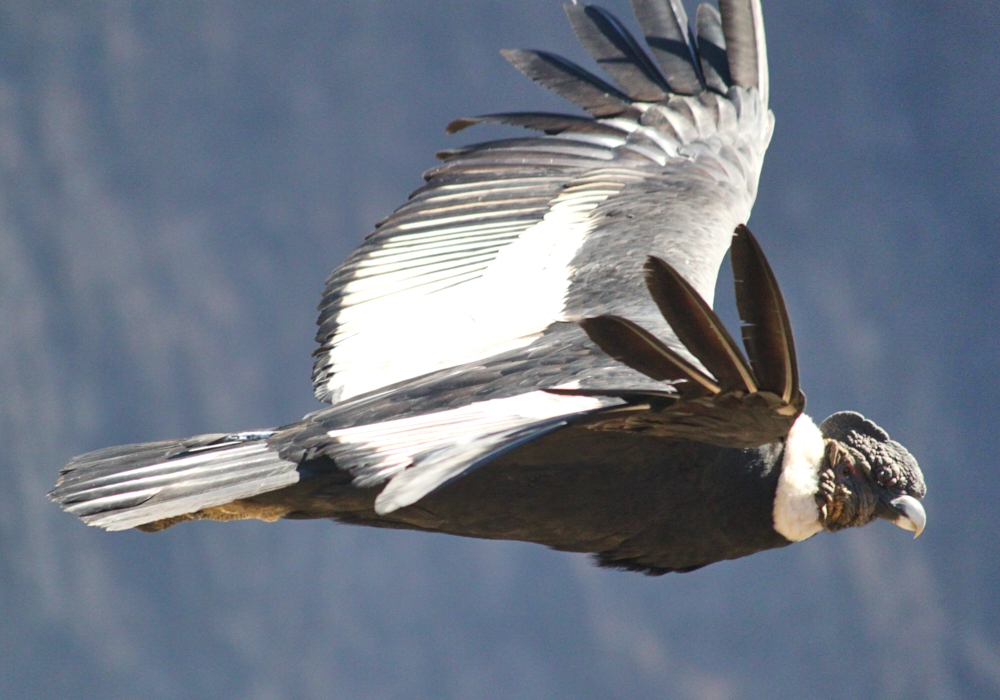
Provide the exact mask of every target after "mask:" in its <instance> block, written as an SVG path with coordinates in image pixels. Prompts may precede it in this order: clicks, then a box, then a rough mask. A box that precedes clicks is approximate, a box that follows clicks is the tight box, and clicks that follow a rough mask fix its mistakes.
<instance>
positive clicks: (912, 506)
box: [891, 496, 927, 539]
mask: <svg viewBox="0 0 1000 700" xmlns="http://www.w3.org/2000/svg"><path fill="white" fill-rule="evenodd" d="M891 505H892V508H893V510H895V511H896V512H897V513H899V518H897V519H896V525H897V526H899V527H901V528H903V529H904V530H910V531H912V532H913V539H917V538H918V537H920V533H921V532H923V531H924V526H925V525H926V524H927V512H926V511H925V510H924V507H923V506H922V505H920V501H918V500H917V499H915V498H914V497H913V496H899V497H898V498H894V499H893V500H892V502H891Z"/></svg>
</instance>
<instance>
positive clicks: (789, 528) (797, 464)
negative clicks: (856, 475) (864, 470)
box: [773, 413, 823, 542]
mask: <svg viewBox="0 0 1000 700" xmlns="http://www.w3.org/2000/svg"><path fill="white" fill-rule="evenodd" d="M822 464H823V434H822V433H821V432H820V431H819V428H817V427H816V424H815V423H813V420H812V418H810V417H809V416H807V415H806V414H804V413H803V414H802V415H800V416H799V417H798V418H797V419H796V420H795V424H794V425H792V429H791V430H790V431H788V437H787V438H785V455H784V457H783V458H782V460H781V476H779V477H778V490H777V493H775V496H774V513H773V515H774V529H775V530H776V531H777V532H778V534H780V535H781V536H783V537H784V538H785V539H787V540H788V541H790V542H800V541H802V540H805V539H809V538H810V537H812V536H813V535H815V534H816V533H817V532H819V531H820V530H822V529H823V525H822V523H820V520H819V506H817V505H816V492H817V491H819V470H820V467H821V466H822Z"/></svg>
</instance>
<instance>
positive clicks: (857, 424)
mask: <svg viewBox="0 0 1000 700" xmlns="http://www.w3.org/2000/svg"><path fill="white" fill-rule="evenodd" d="M820 431H821V432H822V433H823V438H824V440H825V446H826V450H825V454H824V459H823V466H822V468H821V469H820V474H819V491H818V492H817V494H816V502H817V505H818V506H819V509H820V516H821V520H822V522H823V527H824V528H825V529H826V530H828V531H830V532H835V531H837V530H843V529H844V528H847V527H857V526H859V525H866V524H868V523H870V522H871V521H872V520H874V519H875V518H884V519H885V520H889V521H891V522H893V523H895V524H896V525H898V526H899V527H901V528H903V529H905V530H910V531H912V532H914V533H916V534H915V535H914V537H916V536H917V535H919V534H920V533H921V532H922V531H923V529H924V524H925V523H926V522H927V515H926V513H925V512H924V508H923V506H922V505H920V499H922V498H923V497H924V494H926V493H927V487H926V486H924V476H923V474H922V473H921V472H920V467H919V465H918V464H917V460H916V459H914V458H913V455H911V454H910V453H909V451H907V449H906V448H905V447H903V446H902V445H900V444H899V443H898V442H896V441H895V440H891V439H889V435H888V434H887V433H886V432H885V431H884V430H882V428H880V427H878V426H877V425H875V423H873V422H872V421H870V420H867V419H866V418H865V417H864V416H862V415H861V414H859V413H854V412H852V411H843V412H840V413H834V414H833V415H832V416H830V417H829V418H827V419H826V420H825V421H823V423H822V425H820Z"/></svg>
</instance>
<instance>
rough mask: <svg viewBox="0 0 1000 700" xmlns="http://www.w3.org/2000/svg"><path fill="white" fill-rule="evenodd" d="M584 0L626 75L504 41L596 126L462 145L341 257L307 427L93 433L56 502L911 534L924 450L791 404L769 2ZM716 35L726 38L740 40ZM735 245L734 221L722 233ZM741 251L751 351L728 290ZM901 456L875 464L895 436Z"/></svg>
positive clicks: (111, 508) (512, 523) (581, 533)
mask: <svg viewBox="0 0 1000 700" xmlns="http://www.w3.org/2000/svg"><path fill="white" fill-rule="evenodd" d="M633 6H634V7H635V9H636V14H637V18H638V20H639V23H640V25H641V27H642V30H643V34H644V37H645V39H646V44H647V46H648V48H649V52H650V55H647V54H646V52H645V50H644V49H643V47H642V46H641V44H640V43H639V41H638V40H637V39H635V38H633V37H632V36H631V35H630V34H629V33H628V31H627V30H626V29H625V28H624V25H622V24H621V23H620V22H619V21H618V20H617V19H616V18H614V17H613V16H612V15H610V14H609V13H607V12H605V11H603V10H600V9H599V8H596V7H590V6H582V5H580V6H578V5H567V7H566V10H567V14H568V16H569V19H570V22H571V24H572V27H573V29H574V31H575V33H576V34H577V36H578V38H579V39H580V41H581V43H582V44H583V45H584V47H585V48H586V49H587V51H588V52H589V53H590V54H591V56H593V57H594V59H595V60H596V61H597V63H598V65H600V66H601V67H602V68H603V69H604V70H605V71H606V72H607V73H608V74H609V75H610V77H611V78H612V79H613V81H614V82H615V84H614V85H612V84H611V83H609V82H607V81H605V80H603V79H601V78H599V77H597V76H595V75H593V74H591V73H590V72H588V71H587V70H585V69H583V68H581V67H580V66H577V65H575V64H573V63H571V62H569V61H566V60H565V59H562V58H560V57H558V56H554V55H552V54H548V53H546V52H541V51H527V50H520V51H507V52H504V55H505V57H506V58H507V59H508V60H509V61H510V62H511V63H512V64H513V65H514V66H515V67H516V68H518V69H519V70H520V71H521V72H523V73H524V74H525V75H527V76H528V77H529V78H531V79H532V80H534V81H536V82H538V83H539V84H541V85H543V86H545V87H547V88H549V89H552V90H554V91H555V92H557V93H558V94H560V95H561V96H563V97H565V98H566V99H568V100H569V101H571V102H573V103H574V104H576V105H577V106H579V107H580V108H582V109H584V110H586V111H587V112H589V113H590V115H591V117H583V116H575V115H560V114H539V113H533V112H532V113H505V114H497V115H487V116H483V117H474V118H467V119H460V120H456V121H455V122H453V123H452V124H451V125H450V126H449V131H451V132H455V131H459V130H461V129H464V128H466V127H468V126H472V125H474V124H476V123H479V122H494V123H502V124H509V125H514V126H521V127H526V128H529V129H535V130H538V131H541V132H543V135H538V136H530V137H525V138H515V139H504V140H500V141H493V142H488V143H480V144H474V145H472V146H467V147H464V148H459V149H456V150H454V151H450V152H447V153H444V154H440V157H441V158H442V159H443V160H444V162H443V163H442V164H440V165H439V166H437V167H436V168H434V169H432V170H430V171H428V172H427V173H425V175H424V177H425V180H426V181H427V184H426V185H425V186H424V187H422V188H420V189H419V190H417V191H416V192H414V193H413V195H411V197H410V200H409V201H408V202H407V203H406V204H404V205H403V206H401V207H400V208H399V209H397V210H396V211H395V212H394V213H393V214H392V215H390V216H389V217H387V218H386V219H385V220H384V221H383V222H382V223H381V224H379V225H378V227H377V228H376V230H375V231H374V232H373V233H372V234H370V235H369V237H368V238H367V239H366V240H365V242H364V243H363V244H362V245H361V246H360V247H359V248H358V249H357V250H356V251H355V252H354V253H353V254H352V255H351V256H349V257H348V259H347V260H346V261H345V262H344V264H342V265H341V266H340V267H338V268H337V269H336V270H334V272H333V273H332V274H331V275H330V277H329V278H328V280H327V286H326V290H325V292H324V295H323V299H322V302H321V304H320V307H319V308H320V317H319V320H318V324H319V331H318V334H317V341H318V342H319V344H320V347H319V348H318V350H317V352H316V361H315V364H314V372H313V382H314V389H315V393H316V396H317V397H318V398H319V399H320V400H322V401H326V402H328V403H330V404H332V405H331V406H329V407H327V408H324V409H322V410H319V411H316V412H314V413H312V414H310V415H308V416H306V417H305V418H303V419H302V420H301V421H298V422H295V423H292V424H290V425H287V426H284V427H281V428H276V429H268V430H261V431H250V432H246V433H239V434H232V435H205V436H198V437H194V438H189V439H187V440H177V441H166V442H162V443H150V444H146V445H132V446H124V447H116V448H110V449H108V450H100V451H97V452H93V453H90V454H86V455H82V456H80V457H77V458H75V459H74V460H72V461H71V462H70V463H69V464H68V465H67V466H66V467H65V468H64V470H63V473H62V476H61V477H60V479H59V482H58V484H57V486H56V488H55V489H54V490H53V492H52V493H51V498H52V499H53V500H55V501H57V502H58V503H59V504H60V505H61V506H62V507H63V508H64V509H66V510H67V511H69V512H71V513H74V514H76V515H79V516H80V517H81V518H83V519H84V521H85V522H87V523H88V524H91V525H97V526H100V527H105V528H107V529H112V530H117V529H127V528H132V527H138V528H140V529H142V530H146V531H156V530H161V529H163V528H165V527H169V526H171V525H174V524H176V523H179V522H183V521H188V520H201V519H211V520H233V519H241V518H260V519H264V520H274V519H277V518H293V519H294V518H333V519H335V520H338V521H341V522H344V523H353V524H362V525H370V526H379V527H396V528H412V529H421V530H429V531H436V532H444V533H450V534H456V535H463V536H469V537H480V538H487V539H515V540H525V541H530V542H537V543H540V544H544V545H547V546H549V547H553V548H555V549H560V550H567V551H579V552H592V553H594V554H595V556H596V558H597V560H598V561H599V562H600V563H601V564H603V565H608V566H614V567H619V568H625V569H632V570H640V571H646V572H650V573H664V572H667V571H688V570H692V569H695V568H699V567H701V566H704V565H706V564H709V563H712V562H715V561H719V560H723V559H732V558H736V557H741V556H746V555H748V554H752V553H754V552H758V551H761V550H765V549H770V548H774V547H778V546H783V545H785V544H788V543H790V542H793V541H798V540H802V539H806V538H808V537H810V536H812V535H813V534H815V533H816V532H819V531H820V530H823V529H826V530H831V531H832V530H837V529H841V528H843V527H851V526H857V525H863V524H865V523H867V522H870V521H871V520H872V519H874V518H875V517H883V518H886V519H889V520H892V521H895V522H896V523H897V524H900V525H901V526H904V527H907V528H908V529H913V530H916V531H917V532H918V533H919V531H920V530H921V529H922V527H923V524H924V514H923V510H922V508H921V507H920V504H919V502H918V500H919V499H920V498H922V497H923V495H924V486H923V481H922V477H921V475H920V472H919V468H918V467H917V465H916V462H915V460H913V459H912V457H911V456H910V455H909V453H908V452H906V450H905V448H903V447H902V446H901V445H898V443H894V442H892V441H891V440H890V439H889V437H888V435H886V434H885V433H884V431H881V429H879V428H878V427H877V426H875V425H874V424H873V423H871V422H870V421H866V420H865V419H864V418H862V417H861V416H857V414H846V413H845V414H835V416H839V418H837V420H833V421H832V422H830V421H828V422H826V423H824V426H825V427H824V429H823V432H822V433H821V431H820V429H818V428H817V427H816V426H815V425H814V424H813V423H812V421H811V419H809V418H808V417H807V416H805V415H804V414H803V413H802V411H803V409H804V406H805V397H804V395H803V394H802V392H801V391H800V389H799V383H798V371H797V365H796V359H795V350H794V344H793V342H792V333H791V326H790V323H789V320H788V316H787V313H786V311H785V307H784V302H783V301H782V299H781V295H780V292H779V291H778V288H777V283H776V281H775V279H774V275H773V273H772V272H771V269H770V266H769V265H768V264H767V261H766V259H765V258H764V256H763V253H762V251H761V250H760V247H759V246H758V245H757V243H756V241H755V240H754V239H753V236H752V235H751V234H750V232H749V230H747V229H746V227H745V226H744V225H743V222H745V221H746V219H747V218H748V217H749V214H750V209H751V207H752V204H753V200H754V198H755V196H756V189H757V181H758V177H759V173H760V167H761V165H762V162H763V157H764V152H765V151H766V148H767V145H768V143H769V141H770V138H771V132H772V127H773V116H772V115H771V113H770V111H769V110H768V107H767V104H768V90H769V88H768V72H767V60H766V50H765V42H764V32H763V20H762V16H761V10H760V5H759V1H758V0H721V2H720V10H721V12H720V11H719V10H716V9H715V8H713V7H710V6H708V5H702V6H701V7H699V9H698V12H697V16H696V31H695V34H694V35H692V33H691V31H690V30H689V29H688V20H687V17H686V14H685V12H684V9H683V6H682V4H681V3H680V2H679V1H678V0H634V2H633ZM727 46H728V47H729V48H728V49H727ZM734 236H735V237H734ZM730 246H732V251H733V254H732V262H733V265H734V273H735V279H736V295H737V307H738V310H739V314H740V317H741V320H742V321H743V324H744V326H743V329H742V330H743V333H742V335H743V341H744V345H745V347H746V349H747V355H748V360H749V361H748V360H746V359H744V358H743V355H742V353H741V352H740V350H739V348H738V347H737V345H736V343H735V341H733V339H732V338H731V337H730V336H729V334H728V332H727V331H726V330H725V328H724V327H723V326H722V324H721V322H720V321H719V320H718V318H717V317H716V316H715V314H714V313H713V312H712V310H711V299H712V296H713V292H714V287H715V280H716V276H717V272H718V268H719V265H720V263H721V261H722V259H723V257H724V255H725V253H726V252H727V250H729V248H730ZM886 455H888V457H887V456H886Z"/></svg>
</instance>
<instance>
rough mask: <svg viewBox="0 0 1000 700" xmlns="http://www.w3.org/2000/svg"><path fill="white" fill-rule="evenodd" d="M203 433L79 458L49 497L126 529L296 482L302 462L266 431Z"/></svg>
mask: <svg viewBox="0 0 1000 700" xmlns="http://www.w3.org/2000/svg"><path fill="white" fill-rule="evenodd" d="M266 435H269V433H247V434H244V435H202V436H198V437H196V438H189V439H187V440H170V441H164V442H153V443H145V444H140V445H125V446H122V447H112V448H108V449H105V450H98V451H96V452H91V453H88V454H85V455H81V456H79V457H76V458H74V459H73V460H72V461H71V462H70V463H69V464H68V465H66V467H65V468H64V469H63V472H62V475H61V476H60V478H59V481H58V482H57V483H56V487H55V489H53V490H52V492H51V493H50V494H49V498H50V499H51V500H53V501H55V502H56V503H58V504H59V505H60V506H61V507H62V508H63V509H64V510H66V511H67V512H70V513H73V514H75V515H78V516H80V517H81V519H82V520H83V521H84V522H86V523H87V524H88V525H94V526H97V527H103V528H105V529H107V530H125V529H128V528H132V527H137V526H140V525H145V524H148V523H152V522H156V521H160V520H165V519H168V518H173V517H176V516H180V515H187V514H190V513H194V512H197V511H200V510H204V509H207V508H213V507H216V506H223V505H226V504H229V503H231V502H233V501H236V500H239V499H244V498H250V497H252V496H256V495H259V494H261V493H265V492H267V491H273V490H276V489H279V488H282V487H285V486H289V485H291V484H294V483H296V482H297V481H298V480H299V474H298V472H297V471H296V467H297V466H298V465H297V464H296V463H295V462H290V461H288V460H285V459H282V458H281V457H280V456H279V455H278V452H277V451H276V450H275V449H274V448H273V447H272V446H270V445H269V444H268V442H267V440H266V438H265V437H264V436H266Z"/></svg>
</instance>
